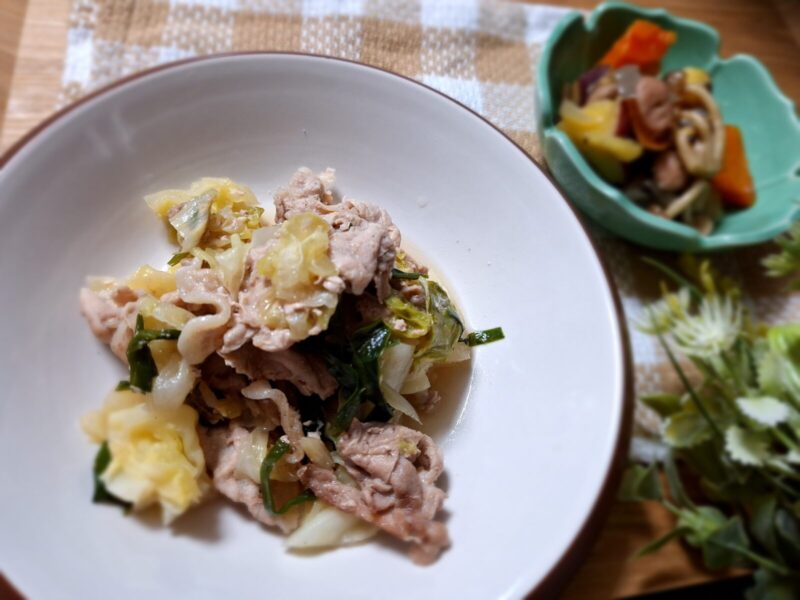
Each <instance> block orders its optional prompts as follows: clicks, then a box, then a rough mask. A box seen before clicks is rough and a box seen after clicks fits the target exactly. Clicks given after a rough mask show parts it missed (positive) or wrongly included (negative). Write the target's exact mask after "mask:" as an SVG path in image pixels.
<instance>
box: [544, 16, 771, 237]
mask: <svg viewBox="0 0 800 600" xmlns="http://www.w3.org/2000/svg"><path fill="white" fill-rule="evenodd" d="M675 41H676V34H675V33H674V32H671V31H665V30H663V29H661V28H660V27H658V25H656V24H654V23H649V22H647V21H643V20H637V21H634V22H633V23H632V24H631V25H630V26H629V27H628V29H627V30H626V31H625V33H624V34H623V35H622V36H621V37H620V38H619V39H617V41H616V42H615V43H614V44H613V45H612V47H611V48H610V49H609V50H608V52H607V53H606V54H605V55H604V56H603V57H602V58H601V59H600V61H599V62H598V64H597V65H596V66H594V67H593V68H591V69H589V70H588V71H586V72H585V73H583V74H582V75H581V76H580V77H578V79H577V80H575V81H574V82H572V83H568V84H566V85H565V86H564V93H563V99H562V102H561V106H560V108H559V116H560V121H559V123H558V127H559V128H560V129H562V130H563V131H564V132H565V133H566V134H567V135H568V136H569V138H570V140H572V142H573V143H574V144H575V146H576V147H577V148H578V150H580V152H581V154H582V155H583V156H584V157H585V158H586V160H587V161H588V162H589V163H590V164H591V165H592V166H593V167H594V169H595V170H596V171H597V172H598V173H599V174H600V175H601V176H602V177H603V178H604V179H605V180H607V181H609V182H610V183H613V184H617V185H620V186H621V187H622V189H623V191H624V192H625V194H626V195H627V196H628V197H629V198H630V199H631V200H632V201H633V202H635V203H637V204H639V205H642V206H643V207H644V208H646V209H647V210H648V211H649V212H650V213H652V214H654V215H657V216H660V217H663V218H666V219H679V220H681V221H683V222H684V223H686V224H687V225H689V226H691V227H693V228H694V229H696V230H698V231H699V232H700V233H703V234H708V233H711V232H712V231H713V229H714V227H715V226H716V224H717V222H718V220H719V219H720V218H721V216H722V212H723V210H722V209H723V201H724V202H725V204H726V205H727V206H728V207H732V208H746V207H748V206H751V205H752V204H753V202H754V201H755V193H754V191H753V182H752V179H751V178H750V175H749V170H748V167H747V159H746V157H745V154H744V145H743V143H742V140H741V134H740V132H739V130H738V129H737V128H736V127H733V126H727V127H726V126H725V124H724V123H723V120H722V114H721V112H720V109H719V106H718V105H717V103H716V101H715V100H714V98H713V96H712V93H711V86H712V81H711V77H710V76H709V74H708V73H707V72H705V71H704V70H702V69H699V68H697V67H693V66H687V67H684V68H682V69H677V70H674V71H671V72H669V73H665V74H663V75H661V76H659V75H658V72H659V70H660V64H661V59H662V58H663V56H664V55H665V53H666V52H667V51H668V50H669V48H670V46H671V45H672V44H673V43H675Z"/></svg>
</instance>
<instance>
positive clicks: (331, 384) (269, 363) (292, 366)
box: [221, 343, 338, 398]
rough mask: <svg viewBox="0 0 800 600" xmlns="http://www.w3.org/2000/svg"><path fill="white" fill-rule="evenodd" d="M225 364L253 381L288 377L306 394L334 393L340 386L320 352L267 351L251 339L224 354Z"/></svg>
mask: <svg viewBox="0 0 800 600" xmlns="http://www.w3.org/2000/svg"><path fill="white" fill-rule="evenodd" d="M221 356H222V358H223V359H225V364H227V365H228V366H229V367H232V368H233V369H234V370H235V371H236V372H237V373H239V374H241V375H246V376H247V377H249V378H250V379H251V380H253V381H258V380H267V381H288V382H289V383H291V384H292V385H294V386H295V387H296V388H297V389H298V390H299V391H300V393H301V394H303V395H304V396H311V395H312V394H316V395H317V396H319V397H320V398H327V397H329V396H331V395H332V394H333V393H334V392H335V391H336V388H337V386H338V384H337V382H336V379H334V377H333V375H331V374H330V371H328V367H327V366H326V365H325V361H323V360H322V359H321V358H319V357H318V356H315V355H313V354H309V353H300V352H298V351H296V350H292V349H289V350H281V351H279V352H265V351H264V350H260V349H259V348H256V347H255V346H254V345H253V344H252V343H248V344H245V345H244V346H242V347H241V348H239V349H238V350H234V351H233V352H228V353H226V354H221Z"/></svg>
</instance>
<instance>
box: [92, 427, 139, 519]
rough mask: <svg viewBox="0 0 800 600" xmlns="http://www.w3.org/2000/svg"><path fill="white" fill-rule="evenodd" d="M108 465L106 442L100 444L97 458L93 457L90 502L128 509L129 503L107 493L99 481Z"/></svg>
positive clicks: (108, 451) (109, 461)
mask: <svg viewBox="0 0 800 600" xmlns="http://www.w3.org/2000/svg"><path fill="white" fill-rule="evenodd" d="M109 464H111V450H109V449H108V442H103V443H102V444H100V448H99V449H98V451H97V456H95V459H94V495H93V496H92V502H103V503H106V504H117V505H119V506H122V507H124V508H126V509H127V508H130V507H131V503H130V502H125V501H124V500H121V499H119V498H117V497H116V496H115V495H114V494H112V493H111V492H109V491H108V489H106V484H105V483H103V480H102V479H100V476H101V475H102V474H103V473H104V472H105V470H106V469H107V468H108V465H109Z"/></svg>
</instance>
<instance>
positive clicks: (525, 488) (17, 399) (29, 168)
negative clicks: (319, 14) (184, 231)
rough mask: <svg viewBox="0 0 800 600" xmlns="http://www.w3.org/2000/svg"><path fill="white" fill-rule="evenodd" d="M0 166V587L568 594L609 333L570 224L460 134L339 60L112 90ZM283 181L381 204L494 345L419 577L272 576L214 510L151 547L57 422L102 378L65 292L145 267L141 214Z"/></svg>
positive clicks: (505, 153)
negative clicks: (103, 494) (97, 486)
mask: <svg viewBox="0 0 800 600" xmlns="http://www.w3.org/2000/svg"><path fill="white" fill-rule="evenodd" d="M3 162H5V165H4V166H3V167H2V170H0V257H2V259H0V260H1V261H2V262H1V263H0V282H2V283H1V284H0V312H1V313H2V315H3V318H2V325H0V328H1V329H0V332H2V342H3V344H2V348H0V381H2V400H0V494H1V496H0V569H2V570H3V571H4V572H5V573H6V575H7V576H8V577H9V579H11V581H13V582H14V584H15V585H17V586H18V587H19V588H20V589H21V591H22V592H24V593H25V594H26V595H28V596H30V597H36V598H44V597H50V598H52V597H73V598H77V597H84V598H88V597H99V596H101V595H102V596H103V597H114V598H142V597H156V596H159V597H174V596H176V595H180V596H181V597H192V598H200V597H218V596H223V595H224V596H228V597H238V598H244V597H256V596H258V597H271V598H288V597H298V596H306V595H308V594H311V593H313V594H315V595H319V596H320V597H325V598H344V597H347V598H350V599H355V598H376V597H381V598H402V599H404V600H408V599H409V598H433V597H436V598H444V597H454V596H456V595H457V596H458V597H460V598H499V597H520V596H523V595H524V594H525V593H527V592H528V591H530V590H531V589H534V588H537V586H538V588H537V589H538V591H539V593H540V594H545V593H550V592H552V590H553V586H554V585H556V584H558V583H559V582H561V581H563V578H564V577H565V576H567V575H568V570H567V567H568V566H570V561H572V562H574V561H575V560H576V559H577V558H578V557H579V553H580V550H581V548H582V547H583V546H585V545H586V543H587V541H588V540H589V538H590V537H591V534H592V533H593V531H594V530H596V529H597V526H598V523H599V522H600V520H601V518H600V517H601V516H602V515H601V513H602V510H601V509H602V505H603V504H607V503H608V500H609V498H610V495H609V494H610V493H611V492H612V491H613V490H612V489H611V488H612V487H613V482H614V477H615V472H616V467H615V465H616V464H617V463H618V461H619V458H620V457H621V452H620V449H621V448H622V447H623V446H624V440H623V438H624V436H623V433H624V429H625V427H626V423H627V421H628V413H629V403H628V400H629V396H630V394H629V392H630V390H629V384H630V381H629V379H630V372H629V367H628V361H627V353H626V350H625V348H626V343H625V338H624V332H623V327H622V325H621V323H620V318H619V313H618V306H617V304H616V302H615V298H614V294H613V292H612V291H611V289H610V287H609V283H608V280H607V277H606V275H605V274H604V270H603V268H602V265H601V264H600V262H599V260H598V257H597V255H596V254H595V251H594V250H593V247H592V245H591V243H590V242H589V240H588V238H587V236H586V235H585V233H584V231H583V229H582V227H581V224H580V223H579V221H578V220H577V219H576V217H575V215H574V214H573V212H572V210H571V209H570V208H569V207H568V205H567V204H566V202H565V201H564V200H563V198H562V197H561V195H560V194H559V193H558V191H557V190H556V189H555V188H554V187H553V185H552V184H551V183H550V182H549V181H548V179H547V177H545V175H543V173H542V172H541V171H540V170H539V169H538V168H537V167H536V166H535V165H534V163H533V162H532V161H531V160H530V159H529V158H528V157H527V156H526V155H525V154H524V153H523V152H522V151H520V149H519V148H517V147H516V146H515V145H514V144H513V143H511V142H510V141H509V140H508V139H507V138H505V137H504V136H503V135H502V134H501V133H499V132H498V131H497V130H496V129H494V128H493V127H491V126H490V125H489V124H487V123H486V122H485V121H483V120H482V119H481V118H480V117H478V116H477V115H475V114H473V113H471V112H470V111H468V110H467V109H465V108H463V107H461V106H459V105H457V104H456V103H454V102H453V101H451V100H450V99H448V98H446V97H444V96H442V95H440V94H438V93H437V92H434V91H433V90H431V89H428V88H425V87H423V86H421V85H418V84H416V83H414V82H412V81H410V80H407V79H403V78H401V77H397V76H394V75H392V74H389V73H386V72H383V71H379V70H376V69H372V68H368V67H364V66H360V65H356V64H353V63H348V62H343V61H337V60H331V59H323V58H316V57H309V56H302V55H282V54H273V55H269V54H255V55H238V56H227V57H220V58H215V59H210V60H201V61H190V62H186V63H182V64H179V65H177V66H171V67H169V68H166V69H158V70H156V71H153V72H150V73H147V74H144V75H142V76H138V77H135V78H133V79H130V80H128V81H127V82H124V83H122V84H117V85H115V86H112V87H111V88H110V89H108V90H106V91H104V92H103V93H100V94H98V95H95V96H94V97H92V98H90V99H88V100H87V101H84V102H82V103H80V104H79V105H77V106H75V107H72V108H71V109H69V110H68V111H66V112H64V113H63V114H61V115H60V117H58V118H56V119H55V120H54V121H52V122H51V123H50V124H49V125H47V126H46V127H44V128H42V129H41V130H39V131H38V133H36V134H35V135H33V136H32V137H31V138H29V139H28V140H26V142H25V143H23V144H22V145H21V146H20V147H17V148H16V149H14V150H13V151H12V152H11V153H9V154H8V155H7V156H6V157H5V158H4V159H0V165H2V164H3ZM300 165H307V166H310V167H312V168H314V169H322V168H324V167H326V166H333V167H335V168H336V169H337V172H338V175H339V178H338V186H339V188H340V189H341V190H344V191H345V192H346V193H347V194H348V195H350V196H352V197H355V198H357V199H362V200H368V201H372V202H376V203H379V204H381V205H382V206H384V207H386V208H387V209H388V210H389V212H390V213H391V215H392V217H393V218H394V220H395V222H396V223H397V224H398V225H399V227H400V230H401V231H402V233H403V234H404V236H405V239H407V240H409V241H410V242H411V244H412V245H413V246H414V247H416V248H419V249H421V251H422V256H423V258H424V259H425V260H427V261H429V262H430V263H431V264H432V265H433V267H434V268H435V269H436V270H437V271H438V272H440V273H443V274H444V275H445V277H446V280H447V283H448V286H449V288H450V290H451V292H452V293H453V294H454V296H455V297H456V298H457V300H458V302H459V304H460V307H461V310H462V312H463V313H464V315H465V316H466V319H467V321H468V323H469V324H470V325H471V326H472V327H474V328H484V327H492V326H496V325H501V326H502V327H503V329H504V330H505V333H506V336H507V339H506V340H505V341H502V342H500V343H496V344H491V345H489V346H485V347H481V348H478V349H476V351H475V355H474V360H473V368H472V370H471V373H467V375H466V381H464V382H463V383H464V385H463V386H462V393H461V394H460V397H458V398H456V399H455V401H453V402H451V403H450V406H449V407H448V414H446V415H445V416H444V417H443V418H440V420H439V421H438V423H437V427H436V429H437V431H436V432H435V433H436V437H437V438H438V440H439V441H440V442H441V444H442V446H443V449H444V453H445V464H446V485H447V489H448V492H449V498H448V499H447V501H446V505H445V506H446V509H447V513H448V516H447V522H448V526H449V528H450V533H451V537H452V541H453V546H452V548H451V549H450V550H449V551H447V552H446V553H445V554H444V555H443V556H442V557H441V559H440V560H439V561H438V562H437V563H435V564H434V565H433V566H430V567H427V568H421V567H418V566H415V565H413V564H412V563H411V562H410V561H409V560H408V558H407V557H406V556H405V554H404V552H403V551H402V550H398V546H396V545H394V544H391V543H370V544H366V545H363V546H359V547H355V548H347V549H340V550H337V551H333V552H328V553H324V554H321V555H317V556H314V557H308V556H297V555H292V554H287V553H286V552H284V550H283V548H282V538H281V537H279V536H278V535H275V534H273V533H271V532H269V531H266V530H265V529H263V528H262V527H260V526H259V525H258V524H257V523H255V522H254V521H251V520H249V519H248V518H246V516H245V515H244V514H243V513H242V512H240V511H238V510H236V509H234V508H232V507H230V506H228V505H222V504H221V503H214V504H211V505H210V506H207V507H204V508H201V509H198V510H197V511H195V512H194V513H192V514H190V515H187V516H186V517H184V518H183V519H181V520H180V521H179V522H178V524H177V525H176V526H175V527H174V530H169V529H161V528H158V527H155V526H153V525H152V524H151V525H147V524H146V523H144V524H143V523H142V522H141V520H139V519H137V518H126V517H124V516H123V515H122V514H121V513H120V512H119V511H118V510H116V509H114V508H112V507H108V506H97V505H93V504H92V503H91V501H90V495H91V487H92V483H91V467H92V459H93V456H94V453H95V450H96V448H95V447H94V446H92V445H90V444H89V443H88V441H87V440H86V439H85V437H84V435H83V434H82V432H81V431H80V430H79V428H78V418H79V416H80V415H82V414H83V413H85V412H86V411H88V410H90V409H92V408H94V407H97V406H99V405H100V403H101V401H102V399H103V397H104V395H105V393H106V392H107V391H108V390H109V389H110V388H111V387H112V386H113V385H114V384H115V383H116V381H117V380H118V379H120V377H121V376H122V375H123V370H122V368H121V366H120V365H119V364H118V363H117V362H116V360H115V359H114V358H113V357H112V356H111V355H110V353H109V352H108V351H107V350H106V349H105V348H103V347H102V346H101V344H100V343H98V342H97V341H96V340H95V339H93V337H92V335H91V334H90V332H89V330H88V328H87V327H86V325H85V324H84V322H83V320H82V319H81V317H80V315H79V313H78V304H77V292H78V288H79V287H80V286H81V283H82V281H83V279H84V277H85V276H86V275H88V274H106V275H115V276H123V275H125V274H127V273H129V272H131V271H132V270H133V269H134V268H135V267H136V266H137V265H139V264H140V263H143V262H150V263H152V264H154V265H163V264H164V261H165V260H166V258H167V257H168V256H169V255H170V252H171V250H170V247H169V245H168V243H167V242H166V240H165V236H164V232H163V229H162V227H160V226H159V225H158V223H157V222H156V220H155V219H154V217H153V216H152V214H151V213H150V212H149V211H148V210H147V208H146V206H145V205H144V203H143V202H142V200H141V197H142V195H144V194H145V193H147V192H152V191H154V190H158V189H161V188H164V187H175V186H184V185H187V184H188V183H189V182H190V181H191V180H193V179H195V178H198V177H201V176H205V175H213V176H228V177H232V178H234V179H236V180H238V181H241V182H243V183H245V184H247V185H249V186H251V187H252V188H253V190H254V191H255V192H256V194H257V195H258V197H259V198H260V199H261V201H262V202H264V203H269V202H270V199H271V192H272V191H273V190H274V189H275V188H276V187H277V186H278V185H281V184H282V183H284V182H286V181H288V179H289V177H290V176H291V174H292V172H293V171H294V170H295V168H296V167H298V166H300Z"/></svg>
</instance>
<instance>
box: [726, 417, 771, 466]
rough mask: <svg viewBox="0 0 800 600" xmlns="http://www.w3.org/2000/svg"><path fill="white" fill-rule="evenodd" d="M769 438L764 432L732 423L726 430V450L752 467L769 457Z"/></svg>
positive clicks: (759, 464)
mask: <svg viewBox="0 0 800 600" xmlns="http://www.w3.org/2000/svg"><path fill="white" fill-rule="evenodd" d="M768 446H769V438H767V437H766V436H765V435H764V434H762V433H758V432H754V431H749V430H747V429H744V428H742V427H739V426H738V425H732V426H731V427H728V429H727V430H726V431H725V450H726V451H727V453H728V456H730V457H731V458H732V459H733V460H735V461H736V462H738V463H740V464H742V465H747V466H751V467H758V466H761V465H763V464H764V463H765V462H766V461H767V459H769V456H770V453H769V448H768Z"/></svg>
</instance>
